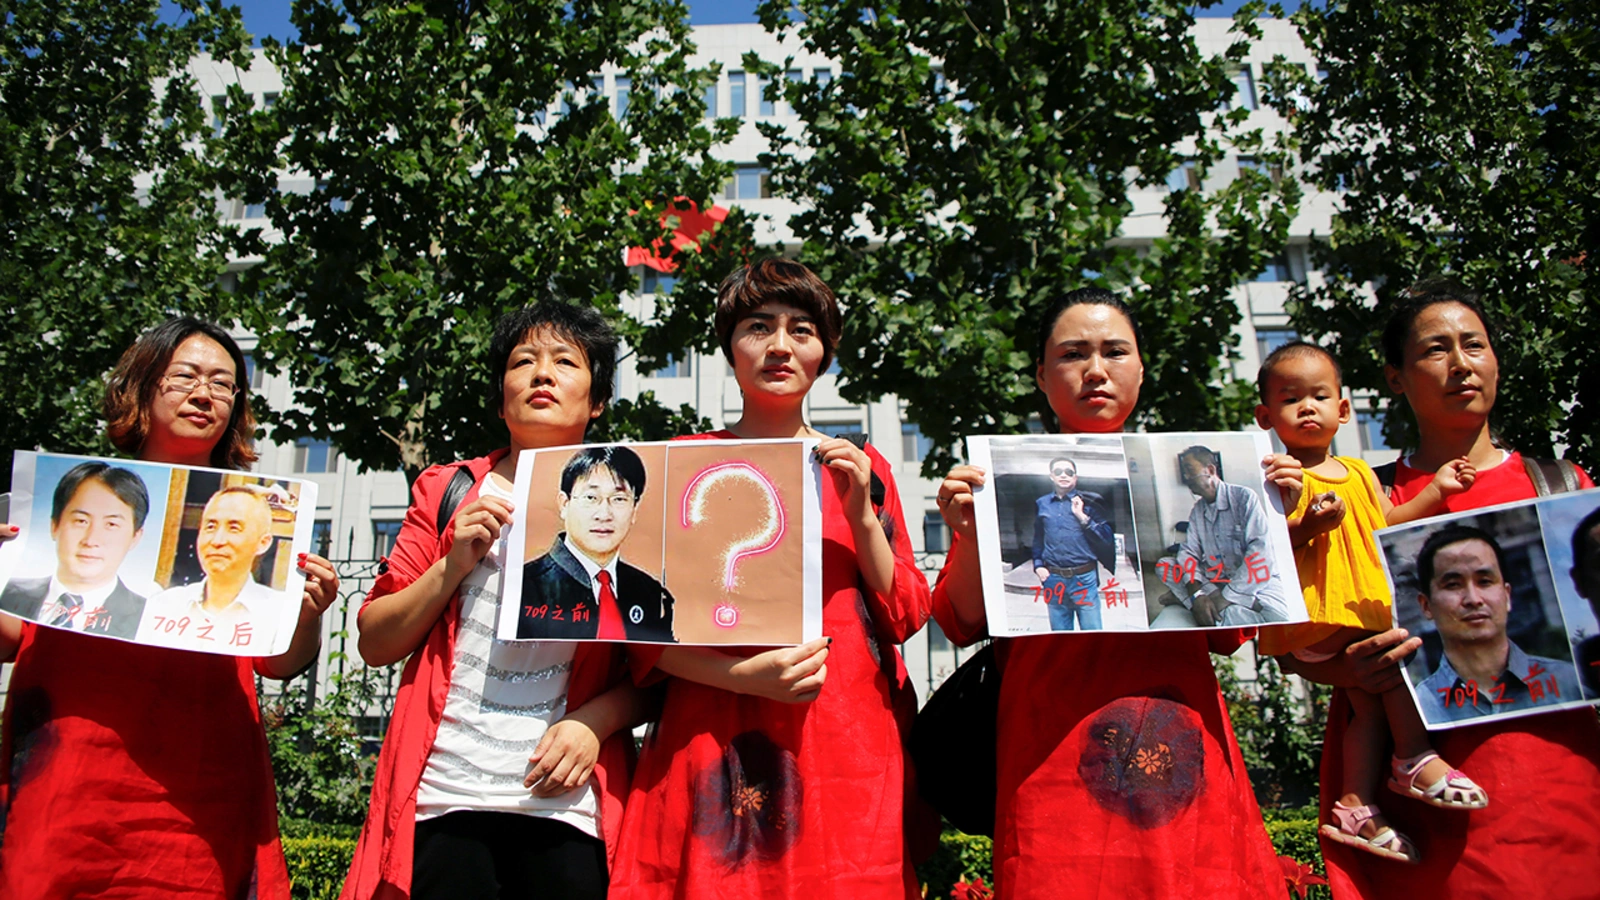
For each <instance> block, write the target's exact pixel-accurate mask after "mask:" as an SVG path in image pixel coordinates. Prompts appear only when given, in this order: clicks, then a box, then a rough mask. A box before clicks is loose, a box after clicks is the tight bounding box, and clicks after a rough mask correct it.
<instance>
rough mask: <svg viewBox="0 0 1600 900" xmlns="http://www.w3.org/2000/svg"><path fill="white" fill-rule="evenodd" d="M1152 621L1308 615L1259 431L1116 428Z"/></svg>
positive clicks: (1249, 622)
mask: <svg viewBox="0 0 1600 900" xmlns="http://www.w3.org/2000/svg"><path fill="white" fill-rule="evenodd" d="M1122 446H1123V450H1124V452H1126V453H1127V456H1128V481H1129V485H1130V486H1131V487H1132V489H1133V512H1134V521H1135V522H1136V523H1137V528H1136V532H1137V536H1138V547H1139V559H1140V561H1141V562H1142V564H1143V566H1142V569H1141V570H1140V576H1141V578H1140V580H1141V582H1142V584H1143V588H1144V596H1145V610H1144V611H1145V616H1146V621H1147V622H1148V625H1149V627H1150V628H1151V629H1164V628H1240V627H1253V626H1261V625H1274V624H1287V623H1292V622H1305V621H1307V620H1308V619H1309V616H1307V614H1306V604H1305V597H1304V596H1303V595H1302V594H1301V592H1300V576H1299V574H1298V573H1297V571H1296V569H1295V561H1294V545H1293V544H1292V543H1291V542H1290V540H1289V523H1288V520H1287V519H1286V518H1285V517H1284V510H1283V497H1282V495H1281V494H1280V493H1279V491H1278V488H1277V486H1276V485H1273V484H1269V483H1268V482H1267V480H1266V477H1265V475H1266V470H1265V469H1264V468H1263V467H1262V465H1261V460H1262V459H1263V458H1264V457H1266V456H1267V455H1269V454H1271V453H1272V443H1271V439H1270V438H1269V436H1268V435H1267V434H1266V433H1264V432H1262V433H1254V434H1250V433H1235V432H1215V431H1209V432H1189V433H1166V434H1128V435H1123V438H1122Z"/></svg>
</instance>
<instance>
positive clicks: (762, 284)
mask: <svg viewBox="0 0 1600 900" xmlns="http://www.w3.org/2000/svg"><path fill="white" fill-rule="evenodd" d="M768 303H781V304H783V305H784V306H792V307H794V308H795V309H798V310H800V311H801V312H804V313H805V314H806V315H807V316H810V317H811V321H812V322H813V323H815V324H816V326H817V337H818V338H819V339H821V341H822V363H821V365H820V366H819V367H818V369H817V373H818V374H821V373H823V372H826V371H827V370H828V365H829V364H830V363H832V362H833V353H834V350H835V349H836V348H837V347H838V346H839V336H840V334H841V333H842V332H843V329H844V319H843V316H842V315H841V314H840V312H839V300H838V298H837V297H835V296H834V295H833V290H832V289H830V288H829V287H828V286H827V285H826V284H823V282H822V279H820V278H818V277H817V276H816V275H815V274H814V273H813V272H812V271H811V270H810V269H808V268H806V267H805V266H803V265H801V264H800V263H797V262H795V261H794V260H790V259H783V258H781V257H769V258H767V259H762V260H757V261H756V262H753V263H750V264H749V265H745V266H740V267H739V268H737V269H734V270H733V272H732V273H730V274H729V275H728V277H727V278H724V279H722V285H721V286H720V287H718V288H717V312H716V316H715V317H714V319H713V325H714V327H715V329H716V332H717V340H718V341H719V342H720V343H721V344H722V353H723V355H724V356H726V357H727V358H728V362H729V363H732V362H733V331H734V328H736V327H737V326H738V324H739V323H740V322H742V321H744V320H745V319H746V318H748V317H749V316H750V314H751V313H753V312H755V311H756V310H758V309H760V308H761V307H762V306H765V305H766V304H768Z"/></svg>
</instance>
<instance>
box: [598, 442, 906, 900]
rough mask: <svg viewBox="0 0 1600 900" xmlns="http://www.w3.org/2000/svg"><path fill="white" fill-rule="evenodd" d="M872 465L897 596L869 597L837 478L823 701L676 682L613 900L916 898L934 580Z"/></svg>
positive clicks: (645, 771) (827, 490) (643, 773)
mask: <svg viewBox="0 0 1600 900" xmlns="http://www.w3.org/2000/svg"><path fill="white" fill-rule="evenodd" d="M697 437H703V438H727V439H732V438H735V437H736V435H734V434H732V433H731V432H726V431H723V432H716V433H713V434H706V435H697ZM866 451H867V455H868V457H870V458H871V460H872V470H873V472H874V473H876V474H877V476H878V478H879V479H880V480H882V481H883V483H884V485H885V487H886V493H885V496H884V502H883V507H882V514H881V515H880V520H881V521H882V522H883V524H884V530H885V532H886V533H887V535H888V537H889V543H890V545H891V546H892V547H893V548H894V555H895V570H894V585H893V589H892V590H891V591H890V592H889V593H888V594H878V593H876V592H874V591H872V590H870V589H867V588H866V587H865V586H864V585H862V583H861V576H860V571H859V569H858V568H857V564H856V551H855V539H854V537H853V536H852V534H851V532H850V526H849V525H848V523H846V521H845V518H844V515H843V513H842V511H841V508H840V495H839V492H838V490H837V489H836V488H835V487H834V486H833V479H832V478H831V477H830V476H829V474H828V473H826V472H825V473H823V475H822V541H823V550H822V596H823V606H822V631H823V633H824V634H826V635H828V636H830V637H832V638H833V644H832V646H831V647H830V649H829V654H828V676H827V681H826V683H825V684H824V685H823V688H822V693H821V695H820V696H819V697H818V698H817V699H816V700H815V701H813V702H811V703H801V704H786V703H778V702H776V701H772V700H765V699H761V698H758V697H752V696H748V695H744V694H733V693H729V692H727V691H722V690H718V689H716V688H712V687H707V686H706V685H702V684H697V683H695V682H691V681H685V680H683V679H678V678H673V679H669V680H668V682H667V685H668V686H667V695H666V704H665V707H664V708H663V711H662V714H661V721H660V722H659V723H658V724H657V725H656V726H655V727H654V728H653V729H652V731H651V734H650V736H649V737H648V738H647V739H646V740H645V745H644V751H643V753H642V754H641V756H640V758H639V768H638V772H637V773H636V774H635V776H634V781H633V791H632V793H631V794H629V797H628V807H627V812H626V814H625V816H624V819H623V826H622V840H621V846H620V847H619V848H618V850H617V854H616V865H615V867H614V868H613V870H612V875H611V894H610V896H611V898H612V900H645V898H651V900H654V898H669V897H670V898H690V897H692V898H696V900H733V898H745V897H761V898H805V900H827V898H831V897H838V898H841V900H846V898H848V900H858V898H865V897H870V898H883V897H913V896H915V895H916V894H917V886H916V877H915V874H914V873H913V871H912V869H911V861H910V858H909V856H908V852H907V849H906V840H905V828H904V816H905V806H906V802H905V794H906V791H907V785H908V781H909V778H908V768H909V764H908V762H907V760H906V758H905V751H904V740H903V729H904V728H905V727H907V726H908V725H909V718H910V715H911V714H912V713H913V712H914V711H915V708H916V700H915V694H914V693H913V692H912V690H911V687H910V684H909V681H908V680H907V678H906V673H905V667H904V664H903V663H902V662H901V660H900V653H899V650H898V649H897V648H896V645H897V644H899V643H901V642H903V641H904V640H905V639H906V638H908V637H910V636H911V635H912V634H914V633H916V631H917V630H918V629H919V628H921V627H922V625H923V623H924V622H925V621H927V617H928V599H929V598H928V581H927V578H926V576H924V575H923V574H922V572H921V571H920V570H918V568H917V565H916V562H915V561H914V560H913V558H912V551H911V541H910V539H909V538H908V537H907V536H906V533H905V520H904V517H903V516H902V515H901V512H900V496H899V493H898V492H897V491H896V489H895V484H894V477H893V475H892V474H891V471H890V467H889V464H888V463H887V462H885V461H884V459H883V457H882V456H879V455H878V453H877V451H876V450H874V449H873V448H872V447H870V446H868V447H867V448H866ZM635 649H639V648H635ZM655 649H656V650H657V651H659V648H655ZM648 652H649V651H648V650H647V651H646V654H647V653H648ZM639 655H643V654H636V656H639Z"/></svg>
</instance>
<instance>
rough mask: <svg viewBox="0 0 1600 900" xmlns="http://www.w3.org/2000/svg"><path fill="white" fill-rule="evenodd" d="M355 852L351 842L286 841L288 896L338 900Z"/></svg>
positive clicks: (319, 838) (314, 836)
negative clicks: (289, 888) (289, 886)
mask: <svg viewBox="0 0 1600 900" xmlns="http://www.w3.org/2000/svg"><path fill="white" fill-rule="evenodd" d="M355 852H356V842H355V839H354V838H347V837H333V836H329V835H318V834H310V835H308V836H306V837H285V838H284V839H283V858H284V861H285V862H287V863H288V864H289V884H290V885H291V892H290V896H292V897H294V900H338V897H339V890H340V889H341V888H343V887H344V876H345V875H346V874H347V873H348V872H349V871H350V857H352V856H354V855H355Z"/></svg>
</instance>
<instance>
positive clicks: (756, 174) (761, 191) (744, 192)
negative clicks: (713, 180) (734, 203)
mask: <svg viewBox="0 0 1600 900" xmlns="http://www.w3.org/2000/svg"><path fill="white" fill-rule="evenodd" d="M770 179H771V176H770V175H769V174H768V172H767V169H766V167H765V166H739V167H738V168H736V169H734V170H733V177H732V178H730V179H728V183H727V185H725V186H724V187H723V189H722V193H723V196H724V197H726V198H727V199H729V200H761V199H765V198H767V197H771V196H772V185H771V182H770Z"/></svg>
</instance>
